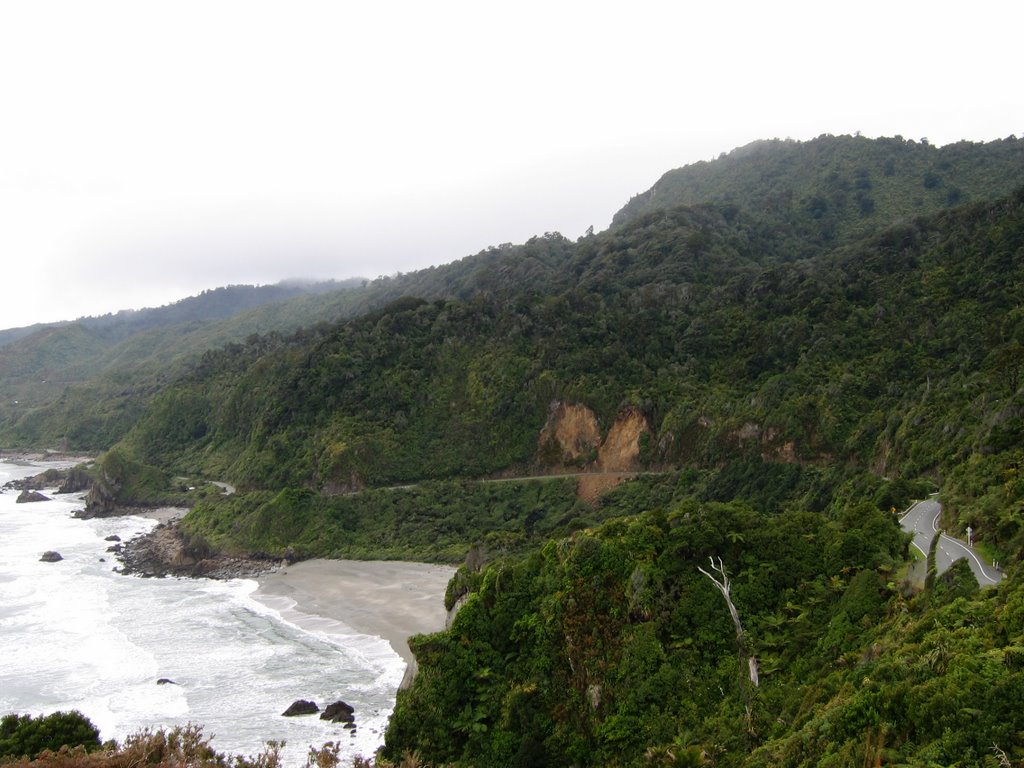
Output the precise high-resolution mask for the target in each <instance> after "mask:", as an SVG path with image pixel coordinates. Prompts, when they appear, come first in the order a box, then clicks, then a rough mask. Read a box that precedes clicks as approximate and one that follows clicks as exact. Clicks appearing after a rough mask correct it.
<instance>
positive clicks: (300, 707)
mask: <svg viewBox="0 0 1024 768" xmlns="http://www.w3.org/2000/svg"><path fill="white" fill-rule="evenodd" d="M319 711H320V707H318V706H317V705H316V702H315V701H307V700H306V699H298V700H296V701H293V702H292V704H291V706H290V707H288V709H286V710H285V711H284V712H282V713H281V715H282V717H298V716H300V715H315V714H316V713H317V712H319Z"/></svg>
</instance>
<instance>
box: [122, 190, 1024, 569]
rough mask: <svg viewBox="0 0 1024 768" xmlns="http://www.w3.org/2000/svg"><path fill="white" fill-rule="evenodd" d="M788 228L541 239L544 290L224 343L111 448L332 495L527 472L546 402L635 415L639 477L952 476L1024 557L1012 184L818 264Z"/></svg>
mask: <svg viewBox="0 0 1024 768" xmlns="http://www.w3.org/2000/svg"><path fill="white" fill-rule="evenodd" d="M698 235H699V237H698ZM791 235H792V232H790V231H788V230H786V229H784V228H783V229H781V230H779V229H771V230H765V229H764V226H763V222H759V221H758V220H757V219H755V218H753V217H748V216H746V215H744V214H743V213H742V212H740V211H737V210H735V209H733V208H731V207H728V206H724V207H723V206H711V207H704V208H698V209H693V208H681V209H672V210H669V211H665V212H661V213H657V214H649V215H647V216H645V217H642V218H640V219H637V220H636V221H634V222H632V223H630V224H628V225H625V226H623V227H622V228H620V229H618V230H615V231H614V232H610V233H608V234H606V235H603V236H600V237H598V236H595V237H593V238H586V239H584V240H582V241H581V242H579V243H576V244H572V243H568V242H567V241H565V240H564V239H562V238H558V237H555V236H552V237H548V238H545V241H544V242H545V244H546V246H547V247H548V248H549V249H550V250H558V251H565V252H567V253H568V254H569V256H568V258H567V262H566V270H565V271H566V273H567V274H569V275H571V276H572V278H571V280H570V284H569V287H567V288H566V289H565V290H563V291H562V292H560V293H548V294H543V293H540V292H539V291H537V290H525V289H524V290H522V291H519V292H516V293H500V294H496V295H489V296H487V295H480V296H479V297H477V298H476V299H473V300H470V301H455V300H449V301H441V300H438V301H434V302H430V303H428V302H425V301H422V300H418V299H405V300H400V301H397V302H393V303H392V304H390V305H388V306H387V307H386V308H384V309H382V310H379V311H376V312H373V313H370V314H367V315H364V316H362V317H359V318H357V319H354V320H352V321H348V322H345V323H340V324H337V325H334V326H326V327H321V328H318V329H315V330H311V331H305V332H302V333H299V334H295V335H292V336H288V337H285V336H276V335H275V336H268V337H259V338H257V339H253V340H250V341H249V342H247V343H245V344H235V345H231V346H229V347H227V348H225V349H224V350H222V351H220V352H218V353H209V354H207V355H206V356H204V358H203V359H202V361H201V362H200V363H199V364H198V365H197V366H196V368H195V369H194V370H193V371H192V372H191V373H190V374H189V375H188V376H186V377H184V378H182V379H180V380H179V381H177V382H176V383H175V384H173V385H171V386H168V387H166V388H164V389H163V390H162V391H161V392H160V393H159V394H158V395H157V396H156V397H155V399H154V401H153V404H152V406H151V407H150V408H149V409H148V410H147V411H146V413H145V414H144V415H143V416H142V417H141V418H139V419H138V420H137V421H136V422H135V424H134V426H133V427H132V429H131V431H130V432H129V433H128V435H127V436H126V438H125V439H124V440H123V441H122V443H121V445H120V448H119V450H120V451H121V453H123V454H124V455H125V456H128V457H130V458H132V459H133V460H134V461H136V462H138V463H140V464H142V465H153V466H158V467H163V468H166V469H167V470H169V471H172V472H174V473H179V474H199V475H205V476H206V477H220V478H223V479H227V480H229V481H231V482H235V483H237V484H238V485H240V486H242V487H246V488H249V489H254V490H255V489H266V490H271V491H277V490H280V489H281V488H286V487H287V488H303V489H310V490H314V491H318V492H326V493H336V492H339V491H346V490H353V489H360V488H363V487H378V486H388V485H395V484H403V483H411V482H417V481H421V480H425V479H445V478H455V477H461V478H478V477H481V476H485V475H489V474H492V473H498V472H503V471H508V470H513V471H515V472H518V473H526V472H533V471H537V470H543V469H544V468H545V467H546V466H547V465H548V464H549V463H550V457H547V456H546V455H545V454H544V452H543V451H542V450H540V446H539V445H538V437H539V433H540V429H541V427H542V426H543V425H544V423H545V420H546V418H547V416H548V412H549V408H550V406H551V404H552V403H553V402H556V401H567V402H575V403H582V404H584V405H586V406H588V407H589V408H591V409H592V410H593V411H594V412H595V413H596V415H597V418H598V421H599V423H600V424H601V425H602V426H603V428H604V429H607V428H608V426H609V425H610V424H611V422H612V421H613V420H614V418H615V417H616V415H617V414H618V413H619V412H620V411H621V410H622V409H623V408H625V407H633V408H636V409H639V411H640V412H641V413H643V414H644V416H645V418H646V420H647V422H648V424H649V425H650V428H651V430H652V436H651V437H650V438H648V439H647V440H646V442H645V444H644V450H643V453H642V459H643V460H644V462H645V463H646V464H647V465H648V466H649V467H654V468H658V467H679V466H692V467H697V468H711V467H723V466H724V467H725V469H724V470H723V472H724V475H725V476H726V477H728V476H729V475H730V474H731V473H735V472H737V471H739V470H740V469H742V468H743V467H745V466H749V465H750V462H751V461H755V460H756V461H759V462H764V461H767V462H769V463H772V464H776V465H777V464H779V463H781V464H782V465H783V467H782V468H781V469H779V470H778V471H779V473H781V474H783V475H784V474H786V473H792V472H794V471H795V465H796V464H801V463H802V464H818V465H829V464H834V463H837V462H838V463H842V464H846V465H852V466H855V467H859V468H860V469H861V470H865V471H866V470H872V471H874V472H877V473H879V474H886V475H890V476H894V477H903V478H909V479H913V478H916V477H924V476H927V477H931V478H933V480H934V481H936V483H937V482H938V481H939V480H940V479H941V478H946V477H948V478H949V494H948V498H947V501H948V514H949V519H950V521H956V522H957V524H958V525H961V526H962V525H966V524H968V523H970V524H971V525H972V526H973V527H974V528H975V530H977V531H978V532H979V533H978V538H979V540H983V541H986V542H988V543H989V544H990V545H991V546H993V547H994V548H995V550H996V551H997V552H998V554H999V555H1000V559H1002V560H1004V561H1005V560H1008V559H1009V558H1010V557H1011V556H1013V555H1014V554H1015V553H1016V552H1018V551H1019V550H1020V547H1021V546H1022V545H1024V528H1022V526H1021V522H1022V521H1021V520H1020V519H1019V515H1018V513H1017V512H1016V507H1015V506H1014V502H1015V500H1016V499H1019V494H1020V492H1021V488H1020V484H1018V483H1016V482H1014V481H1013V477H1014V476H1013V473H1014V472H1015V468H1016V467H1017V466H1018V463H1019V460H1020V452H1019V448H1018V446H1019V445H1020V442H1021V437H1022V434H1021V430H1022V425H1024V422H1022V420H1021V416H1020V413H1021V410H1020V409H1021V396H1020V393H1019V386H1017V384H1019V382H1017V379H1018V378H1019V376H1018V375H1017V374H1018V368H1020V365H1021V360H1020V357H1021V356H1020V352H1019V350H1020V347H1021V338H1022V336H1024V322H1022V318H1024V316H1022V315H1021V313H1020V311H1019V308H1018V306H1017V305H1018V297H1019V290H1018V289H1019V286H1020V285H1021V284H1022V279H1024V274H1022V272H1021V270H1022V268H1024V267H1022V265H1024V262H1022V261H1021V260H1020V259H1019V258H1017V256H1018V254H1019V253H1020V250H1021V248H1022V244H1024V193H1022V192H1018V193H1016V194H1015V195H1014V196H1013V197H1011V198H1009V199H1006V200H1003V201H999V202H996V203H991V204H978V205H972V206H964V207H959V208H956V209H952V210H950V211H949V212H945V213H943V214H939V215H937V216H933V217H931V218H928V219H919V220H916V221H914V222H908V223H903V224H899V225H896V226H894V227H892V228H889V229H887V230H885V231H883V232H881V233H879V234H877V235H873V236H871V237H869V238H867V239H865V240H861V241H856V242H854V243H851V244H849V245H846V246H843V247H842V248H838V249H834V250H830V251H827V252H825V253H823V254H821V255H820V256H819V257H817V258H814V259H801V260H797V261H786V260H785V255H786V253H787V252H788V249H787V243H788V242H789V240H788V238H789V237H790V236H791ZM695 238H696V240H695ZM786 467H789V468H788V469H787V468H786ZM993 478H999V484H998V488H997V487H996V484H994V483H993V482H992V480H993Z"/></svg>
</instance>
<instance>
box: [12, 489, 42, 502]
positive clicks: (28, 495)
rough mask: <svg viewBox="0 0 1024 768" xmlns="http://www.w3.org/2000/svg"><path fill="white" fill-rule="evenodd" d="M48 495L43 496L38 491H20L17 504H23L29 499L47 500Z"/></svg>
mask: <svg viewBox="0 0 1024 768" xmlns="http://www.w3.org/2000/svg"><path fill="white" fill-rule="evenodd" d="M49 500H50V497H49V496H43V494H41V493H40V492H39V491H22V492H21V493H20V494H18V500H17V503H18V504H25V503H27V502H30V501H49Z"/></svg>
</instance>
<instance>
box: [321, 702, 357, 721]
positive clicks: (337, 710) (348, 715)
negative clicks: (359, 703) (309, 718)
mask: <svg viewBox="0 0 1024 768" xmlns="http://www.w3.org/2000/svg"><path fill="white" fill-rule="evenodd" d="M355 713H356V710H355V708H354V707H353V706H352V705H351V704H346V703H345V702H344V701H336V702H334V703H333V704H328V705H327V707H326V708H325V709H324V711H323V713H322V714H321V715H320V719H321V720H328V721H330V722H332V723H354V722H355V719H356V717H355Z"/></svg>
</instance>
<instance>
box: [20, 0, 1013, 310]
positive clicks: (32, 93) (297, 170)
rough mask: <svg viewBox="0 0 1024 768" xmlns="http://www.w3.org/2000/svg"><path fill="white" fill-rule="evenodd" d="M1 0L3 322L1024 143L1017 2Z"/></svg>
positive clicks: (405, 258)
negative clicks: (635, 203) (712, 189)
mask: <svg viewBox="0 0 1024 768" xmlns="http://www.w3.org/2000/svg"><path fill="white" fill-rule="evenodd" d="M699 5H700V7H699V8H698V7H696V6H697V4H696V3H690V2H684V0H675V1H674V2H651V1H647V0H630V1H629V2H625V1H624V0H623V1H620V2H617V3H605V2H593V1H592V2H559V1H558V0H544V2H533V1H532V0H517V1H516V2H487V1H486V0H475V1H473V2H447V1H446V0H431V2H423V1H422V0H418V1H416V2H406V1H405V0H398V1H396V2H359V3H355V2H344V1H342V0H337V1H336V2H319V1H312V2H303V1H302V0H294V1H292V2H284V1H283V0H282V1H281V2H262V1H261V0H201V1H194V0H174V1H173V2H146V1H145V0H126V1H125V2H115V1H110V0H90V2H81V0H31V2H30V1H29V0H9V1H5V2H2V3H0V253H2V262H0V270H2V271H0V279H2V283H0V285H2V295H0V328H8V327H14V326H21V325H28V324H30V323H33V322H37V321H52V320H62V319H71V318H75V317H78V316H82V315H87V314H102V313H105V312H110V311H116V310H118V309H122V308H137V307H142V306H158V305H161V304H165V303H168V302H170V301H173V300H176V299H178V298H182V297H184V296H187V295H191V294H195V293H198V292H199V291H201V290H203V289H205V288H214V287H217V286H220V285H226V284H231V283H267V282H276V281H277V280H279V279H283V278H289V277H316V278H330V277H336V278H344V277H349V276H354V275H361V276H366V277H371V278H372V277H376V276H378V275H382V274H393V273H394V272H396V271H403V272H404V271H410V270H413V269H416V268H419V267H423V266H427V265H431V264H441V263H445V262H448V261H452V260H454V259H458V258H461V257H463V256H466V255H468V254H470V253H475V252H477V251H479V250H481V249H483V248H485V247H487V246H489V245H496V244H498V243H502V242H523V241H524V240H526V239H528V238H529V237H530V236H532V235H535V234H541V233H543V232H545V231H552V230H558V231H560V232H562V233H563V234H565V235H567V236H569V237H573V238H575V237H577V236H579V235H580V234H582V233H583V231H584V230H585V229H586V228H587V227H588V226H590V225H593V226H594V227H595V229H597V230H600V229H603V228H605V227H606V226H608V223H609V222H610V220H611V216H612V215H613V214H614V212H615V211H616V210H617V209H618V208H620V207H621V206H622V205H623V204H624V203H625V202H626V201H627V200H628V199H629V198H630V197H631V196H632V195H634V194H636V193H638V192H641V191H643V190H645V189H647V188H649V187H650V186H651V185H652V184H653V183H654V182H655V181H656V180H657V179H658V177H659V176H660V175H661V174H662V173H664V172H665V171H667V170H669V169H671V168H675V167H679V166H682V165H685V164H687V163H691V162H695V161H697V160H705V159H711V158H713V157H715V156H717V155H718V154H719V153H720V152H723V151H728V150H730V149H732V148H734V147H736V146H739V145H742V144H745V143H747V142H749V141H753V140H755V139H760V138H773V137H780V138H784V137H791V138H795V139H809V138H813V137H814V136H817V135H820V134H822V133H836V134H838V133H854V132H855V131H861V132H862V133H863V134H865V135H867V136H881V135H886V136H891V135H894V134H902V135H903V136H905V137H907V138H915V139H916V138H920V137H928V138H929V140H930V141H931V142H932V143H935V144H944V143H948V142H951V141H956V140H958V139H961V138H967V139H971V140H976V141H983V140H984V141H987V140H991V139H996V138H1002V137H1005V136H1008V135H1010V134H1017V135H1021V134H1022V133H1024V95H1022V94H1024V89H1022V88H1021V84H1020V82H1021V81H1020V40H1019V36H1020V30H1021V29H1022V28H1024V25H1022V23H1021V22H1022V21H1024V10H1021V7H1022V5H1024V4H1021V3H1018V2H1009V1H1007V2H990V1H987V0H975V2H971V3H963V2H960V3H956V4H953V3H945V2H935V1H934V0H933V1H932V2H916V1H915V2H901V1H900V0H885V1H884V2H875V1H874V0H872V1H871V2H860V3H842V4H839V3H830V2H821V0H817V1H816V2H776V3H769V2H764V1H762V2H730V1H729V0H716V1H714V2H713V1H712V0H705V1H704V2H702V3H700V4H699Z"/></svg>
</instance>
